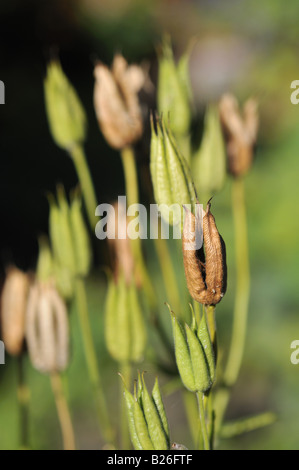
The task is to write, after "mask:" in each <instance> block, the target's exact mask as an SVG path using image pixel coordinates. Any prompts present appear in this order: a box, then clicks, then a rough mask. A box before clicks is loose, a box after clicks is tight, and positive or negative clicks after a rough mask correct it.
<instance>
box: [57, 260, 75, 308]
mask: <svg viewBox="0 0 299 470" xmlns="http://www.w3.org/2000/svg"><path fill="white" fill-rule="evenodd" d="M53 273H54V280H55V285H56V288H57V290H58V292H59V294H60V295H61V297H62V298H63V299H64V300H71V299H72V298H73V295H74V276H73V275H72V274H71V272H70V270H69V269H68V268H65V267H64V266H60V265H59V264H58V263H55V262H54V265H53Z"/></svg>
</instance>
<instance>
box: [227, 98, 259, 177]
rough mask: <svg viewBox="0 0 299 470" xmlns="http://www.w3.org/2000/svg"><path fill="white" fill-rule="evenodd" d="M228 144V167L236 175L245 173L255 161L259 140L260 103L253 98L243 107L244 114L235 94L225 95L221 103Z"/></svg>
mask: <svg viewBox="0 0 299 470" xmlns="http://www.w3.org/2000/svg"><path fill="white" fill-rule="evenodd" d="M219 111H220V118H221V121H222V125H223V129H224V133H225V139H226V144H227V155H228V169H229V172H230V173H231V174H232V175H233V176H234V177H239V176H243V175H245V174H246V173H247V172H248V170H249V169H250V167H251V165H252V161H253V154H254V147H255V144H256V140H257V134H258V127H259V116H258V103H257V101H256V100H255V99H253V98H251V99H249V100H247V101H246V103H245V104H244V107H243V114H241V111H240V109H239V104H238V102H237V100H236V98H235V97H234V96H233V95H230V94H226V95H224V96H223V97H222V98H221V100H220V103H219Z"/></svg>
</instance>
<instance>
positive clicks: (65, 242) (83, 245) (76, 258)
mask: <svg viewBox="0 0 299 470" xmlns="http://www.w3.org/2000/svg"><path fill="white" fill-rule="evenodd" d="M57 200H58V203H57V202H56V200H55V198H54V196H52V195H50V196H49V203H50V216H49V231H50V239H51V245H52V249H53V254H54V266H55V270H56V272H57V270H59V269H61V270H62V272H60V273H58V274H59V275H60V277H61V279H62V278H64V279H66V270H67V271H68V272H69V276H68V278H69V280H71V279H72V277H74V276H86V275H87V274H88V272H89V270H90V267H91V260H92V253H91V247H90V241H89V236H88V231H87V228H86V225H85V221H84V218H83V215H82V210H81V200H80V198H79V197H78V196H77V195H74V196H73V200H72V202H71V204H69V203H68V201H67V198H66V195H65V191H64V188H63V187H62V186H58V188H57ZM68 290H69V289H68Z"/></svg>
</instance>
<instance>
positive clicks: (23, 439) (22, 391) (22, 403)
mask: <svg viewBox="0 0 299 470" xmlns="http://www.w3.org/2000/svg"><path fill="white" fill-rule="evenodd" d="M17 361H18V363H17V368H18V385H17V387H18V388H17V395H18V404H19V419H20V446H21V449H28V448H29V402H30V392H29V388H28V386H27V384H26V378H25V370H24V356H23V354H21V355H20V356H19V357H18V358H17Z"/></svg>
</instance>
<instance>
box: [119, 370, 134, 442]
mask: <svg viewBox="0 0 299 470" xmlns="http://www.w3.org/2000/svg"><path fill="white" fill-rule="evenodd" d="M120 372H121V376H122V378H123V381H124V383H125V384H126V387H127V388H128V390H130V388H131V379H132V367H131V364H130V363H129V362H125V363H123V364H120ZM120 387H121V389H120V392H121V397H120V400H121V423H120V433H121V435H120V437H121V449H123V450H130V449H131V441H130V435H129V427H128V419H127V407H126V402H125V398H124V394H123V383H122V381H120Z"/></svg>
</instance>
